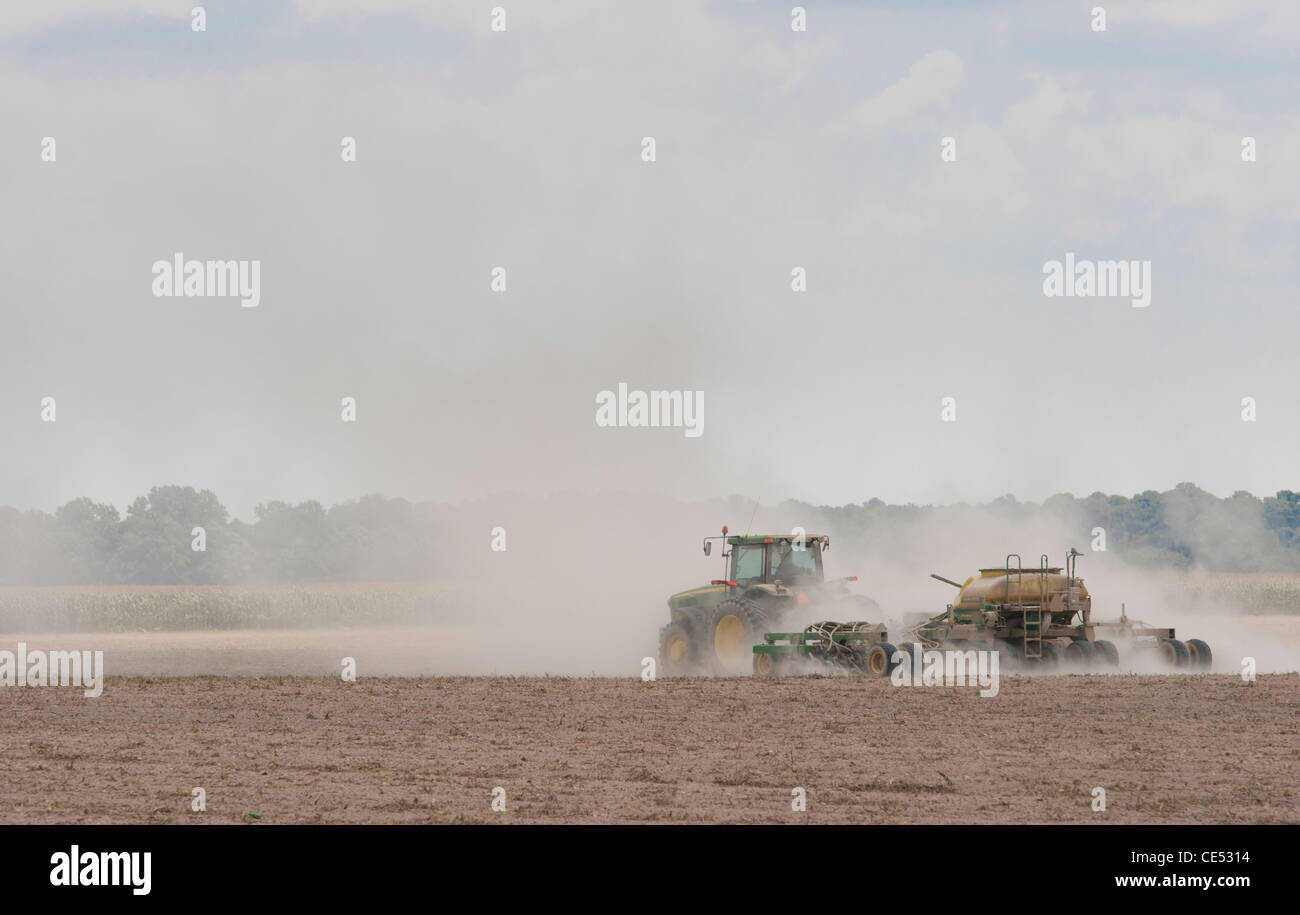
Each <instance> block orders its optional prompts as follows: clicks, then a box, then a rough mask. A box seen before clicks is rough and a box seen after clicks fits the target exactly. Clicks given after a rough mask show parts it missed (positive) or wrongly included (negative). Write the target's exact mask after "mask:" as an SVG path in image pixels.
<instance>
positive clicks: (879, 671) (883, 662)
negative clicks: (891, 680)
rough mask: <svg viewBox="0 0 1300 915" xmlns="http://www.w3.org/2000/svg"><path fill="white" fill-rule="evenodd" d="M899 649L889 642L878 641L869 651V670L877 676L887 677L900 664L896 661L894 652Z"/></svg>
mask: <svg viewBox="0 0 1300 915" xmlns="http://www.w3.org/2000/svg"><path fill="white" fill-rule="evenodd" d="M897 650H898V649H897V648H895V647H894V646H893V645H891V644H889V643H888V642H877V643H876V644H874V645H872V646H871V650H870V651H868V652H867V672H868V673H870V674H872V675H873V676H877V677H887V676H889V674H891V673H892V672H893V670H894V668H895V667H897V666H898V665H897V664H895V663H894V652H896V651H897Z"/></svg>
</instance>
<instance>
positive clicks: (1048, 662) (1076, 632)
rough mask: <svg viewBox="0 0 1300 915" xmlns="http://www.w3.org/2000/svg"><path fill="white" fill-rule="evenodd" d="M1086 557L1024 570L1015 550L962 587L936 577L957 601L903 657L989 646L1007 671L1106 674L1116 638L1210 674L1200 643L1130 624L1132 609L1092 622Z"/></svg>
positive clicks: (920, 628)
mask: <svg viewBox="0 0 1300 915" xmlns="http://www.w3.org/2000/svg"><path fill="white" fill-rule="evenodd" d="M1081 555H1083V554H1082V553H1080V552H1079V551H1078V550H1075V549H1071V550H1070V551H1069V552H1068V553H1066V556H1065V565H1064V566H1051V565H1049V563H1048V559H1047V555H1046V554H1043V555H1042V556H1040V557H1039V562H1038V568H1036V569H1033V568H1030V569H1022V568H1021V566H1020V556H1019V554H1017V553H1011V554H1008V556H1007V558H1006V562H1005V563H1004V564H1003V565H1002V566H1001V567H999V568H990V569H980V570H979V574H978V575H975V576H971V577H970V578H968V579H966V581H965V582H964V583H961V582H956V581H953V580H951V579H948V578H944V577H943V576H942V575H931V576H930V577H931V578H934V579H937V580H939V581H941V582H943V583H945V584H948V585H951V586H953V587H955V588H957V589H958V594H957V600H956V602H955V603H952V604H949V605H948V607H947V609H946V610H944V612H943V613H940V614H938V615H936V616H933V617H931V618H930V619H928V620H926V621H924V622H922V623H921V624H919V625H917V626H915V627H913V628H912V629H911V630H909V631H908V632H907V633H906V634H905V638H907V639H909V640H911V639H914V640H915V641H906V642H904V643H903V644H901V645H900V646H899V647H900V648H901V649H903V652H904V654H903V657H902V660H903V661H904V662H906V659H907V656H908V655H910V654H912V653H914V652H917V651H923V650H929V649H947V648H957V649H962V650H965V649H970V648H985V649H990V650H997V651H999V652H1001V653H1002V654H1003V655H1004V659H1005V660H1006V661H1009V662H1011V664H1010V665H1009V666H1025V667H1029V668H1037V669H1039V670H1041V671H1044V672H1046V671H1049V670H1055V669H1057V668H1065V669H1067V670H1069V669H1074V670H1089V669H1105V668H1114V667H1117V666H1118V665H1119V661H1120V652H1119V647H1118V645H1117V644H1116V642H1117V641H1118V642H1120V643H1122V644H1123V645H1124V646H1125V649H1126V650H1127V651H1132V652H1138V653H1142V652H1146V653H1148V654H1153V655H1154V656H1155V657H1156V658H1157V659H1159V660H1160V661H1163V662H1164V663H1165V664H1166V665H1167V666H1170V667H1191V668H1198V669H1201V670H1206V669H1209V667H1210V666H1211V664H1212V662H1213V656H1212V653H1211V651H1210V646H1209V645H1208V644H1207V643H1206V642H1204V641H1202V640H1201V639H1188V640H1187V641H1186V642H1183V641H1180V640H1178V639H1177V638H1175V637H1174V630H1173V629H1172V628H1171V627H1156V626H1149V625H1147V624H1145V623H1140V622H1136V621H1133V620H1130V619H1129V618H1128V611H1127V609H1121V615H1120V618H1119V619H1117V620H1098V619H1094V618H1093V615H1092V597H1091V595H1089V593H1088V589H1087V588H1086V587H1085V586H1084V584H1083V579H1082V578H1080V577H1079V576H1078V574H1077V571H1076V566H1077V562H1078V559H1079V557H1080V556H1081ZM1121 608H1123V605H1121Z"/></svg>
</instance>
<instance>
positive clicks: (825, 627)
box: [659, 525, 893, 676]
mask: <svg viewBox="0 0 1300 915" xmlns="http://www.w3.org/2000/svg"><path fill="white" fill-rule="evenodd" d="M715 540H717V541H721V542H722V548H721V552H722V559H723V561H724V563H725V564H724V567H723V568H724V571H725V574H726V577H725V578H720V579H714V580H713V581H712V582H710V584H709V585H708V586H706V587H703V588H694V589H692V590H690V591H682V592H680V593H677V594H674V595H673V596H672V597H670V598H668V614H669V622H668V625H666V626H664V627H663V629H662V630H660V633H659V658H660V664H661V670H662V671H663V673H665V674H666V675H668V676H682V675H688V674H705V675H714V676H728V675H733V674H743V673H746V672H748V671H749V670H751V669H752V670H753V671H754V672H755V673H759V674H772V673H775V671H776V669H777V668H782V669H784V667H785V666H786V665H785V664H783V663H782V662H784V661H788V660H790V658H788V657H786V656H787V655H796V654H798V655H811V656H813V657H814V658H816V657H818V656H819V654H825V655H827V656H828V658H829V657H831V656H835V657H839V656H840V655H842V654H843V649H844V647H845V646H847V647H848V648H849V649H852V650H856V651H858V652H859V653H861V651H862V650H863V649H867V648H869V646H870V645H871V644H874V643H876V642H881V643H883V642H884V641H885V635H886V633H885V631H884V627H881V626H875V625H873V624H868V623H860V622H854V623H820V624H814V626H811V627H808V628H807V629H806V630H804V632H803V633H797V634H793V635H794V638H792V639H791V638H787V637H788V636H790V635H791V634H787V633H777V634H773V633H770V632H769V631H768V630H769V627H771V626H773V624H776V623H779V622H781V621H782V620H784V619H786V618H788V617H789V616H790V615H791V614H793V613H799V614H801V615H804V616H805V618H807V617H814V618H816V617H815V616H814V614H816V615H817V616H821V615H823V613H822V611H833V612H834V613H835V614H838V617H837V618H839V619H850V620H869V619H878V618H879V616H880V608H879V607H878V606H877V605H876V602H875V601H873V600H871V599H870V598H867V597H863V596H861V595H857V594H853V593H852V592H850V591H849V589H848V582H851V581H857V576H850V577H847V578H836V579H832V580H830V581H827V580H826V578H825V575H824V573H823V570H822V554H823V553H824V552H825V551H826V550H827V549H829V548H830V538H829V537H827V536H825V535H821V534H802V533H795V534H745V535H743V536H742V535H736V534H730V533H729V532H728V530H727V527H726V526H725V525H724V526H723V528H722V534H721V535H720V536H714V537H705V538H704V555H705V556H709V555H711V554H712V552H713V542H714V541H715ZM824 615H831V613H826V614H824ZM817 627H821V629H820V630H818V631H819V632H833V633H838V634H839V635H838V637H831V636H826V638H822V637H820V636H819V635H818V634H817V633H816V632H814V631H813V630H814V629H816V628H817ZM805 634H806V635H807V638H806V639H805V638H803V635H805ZM769 636H770V637H769ZM777 637H780V638H781V639H782V640H784V641H791V642H792V643H795V644H792V645H774V644H773V642H774V641H775V640H776V638H777ZM826 642H829V644H821V645H820V649H819V644H818V643H826ZM805 643H806V644H805ZM755 646H758V647H757V648H756V647H755ZM764 646H767V648H764ZM770 649H775V650H770ZM892 654H893V652H892V650H891V651H890V652H889V655H892ZM886 657H888V655H886Z"/></svg>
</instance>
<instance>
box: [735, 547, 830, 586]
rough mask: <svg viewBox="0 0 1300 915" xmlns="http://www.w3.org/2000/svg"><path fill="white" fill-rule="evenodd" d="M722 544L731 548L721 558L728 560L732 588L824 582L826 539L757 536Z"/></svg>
mask: <svg viewBox="0 0 1300 915" xmlns="http://www.w3.org/2000/svg"><path fill="white" fill-rule="evenodd" d="M725 543H726V545H727V546H728V547H730V551H729V552H726V553H724V554H723V555H724V557H726V558H728V559H729V560H730V561H729V562H728V564H727V570H728V571H727V581H728V582H729V583H734V586H738V587H741V588H749V587H753V586H755V585H770V586H771V587H773V588H777V587H792V586H797V585H819V584H821V583H822V581H823V573H822V550H824V549H825V548H826V546H827V545H829V543H830V540H829V538H827V537H807V536H805V537H793V536H788V535H782V536H766V535H759V536H744V537H727V538H726V539H725Z"/></svg>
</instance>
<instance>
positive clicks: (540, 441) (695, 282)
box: [0, 0, 1300, 518]
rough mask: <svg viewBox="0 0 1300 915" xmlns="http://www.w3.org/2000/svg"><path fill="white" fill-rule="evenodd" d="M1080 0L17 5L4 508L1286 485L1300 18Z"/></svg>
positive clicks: (1295, 329) (12, 47)
mask: <svg viewBox="0 0 1300 915" xmlns="http://www.w3.org/2000/svg"><path fill="white" fill-rule="evenodd" d="M1097 5H1098V4H1097V3H1091V2H1090V3H1077V4H1076V3H1052V4H1042V3H1033V2H1025V3H995V2H977V3H960V4H957V3H953V4H943V3H928V4H908V3H879V4H854V3H808V4H805V5H804V9H805V11H806V31H795V30H793V29H792V28H791V25H792V15H791V9H792V4H777V3H759V2H754V3H742V2H735V3H717V2H713V3H706V2H678V0H667V2H665V0H658V2H653V3H652V2H627V3H619V4H614V5H610V4H600V3H595V2H548V3H545V4H538V3H529V4H515V3H510V2H508V0H497V2H495V3H486V2H485V3H479V2H461V3H436V2H429V0H418V2H417V0H372V2H362V0H312V2H309V0H297V2H289V0H278V2H277V0H265V2H248V3H242V2H228V3H227V2H222V3H215V2H214V3H208V4H206V5H204V9H205V12H206V23H205V24H206V29H205V30H204V31H194V30H193V20H192V13H191V9H192V8H193V7H194V6H195V3H193V2H190V0H186V2H171V0H166V2H164V0H119V2H100V0H61V2H51V3H46V4H26V5H20V4H6V5H5V7H4V8H3V10H0V124H3V125H4V126H3V128H2V129H0V200H3V201H4V216H5V218H4V219H3V220H0V461H2V462H3V466H4V468H5V470H6V472H5V473H4V474H3V476H0V504H8V505H14V506H17V507H19V508H24V509H26V508H40V509H44V510H47V511H48V510H52V509H53V508H55V507H56V506H58V505H59V504H62V503H63V502H66V501H68V500H70V499H73V498H76V497H78V496H83V495H84V496H90V497H92V498H94V499H95V500H97V501H104V502H112V503H114V504H117V505H119V506H125V505H126V504H127V503H128V502H129V501H130V500H131V499H133V498H134V497H135V496H137V495H140V494H142V493H144V492H146V491H147V490H148V489H149V488H150V487H152V486H155V485H161V484H167V483H175V484H182V485H193V486H196V487H199V488H207V489H212V490H214V491H215V492H217V494H218V495H219V496H220V497H221V499H222V501H223V502H224V503H225V504H226V506H227V507H228V508H230V509H231V511H232V512H233V513H234V514H236V515H238V516H241V517H245V518H247V517H249V516H250V515H251V510H252V508H253V506H255V505H257V504H259V503H262V502H266V501H269V500H275V499H279V500H285V501H289V502H299V501H304V500H308V499H316V500H320V501H322V502H324V503H326V504H329V503H333V502H339V501H343V500H347V499H352V498H355V497H357V496H359V495H361V494H363V493H368V492H383V493H385V494H387V495H390V496H402V497H405V498H408V499H411V500H418V501H424V500H433V501H440V502H443V501H451V502H454V501H459V500H465V499H474V498H478V497H481V496H485V495H490V494H494V493H502V492H525V493H529V494H537V495H545V494H551V493H561V492H568V491H578V492H584V493H595V492H601V491H609V490H626V491H634V492H646V493H659V494H665V495H669V496H672V497H675V498H681V499H704V498H708V497H712V496H722V495H729V494H733V493H734V494H744V495H746V496H749V497H753V498H760V499H762V500H763V501H764V503H765V504H771V503H774V502H777V501H780V500H782V499H787V498H789V499H799V500H803V501H808V502H813V503H824V504H844V503H852V502H861V501H865V500H868V499H871V498H881V499H884V500H885V501H888V502H900V503H901V502H916V503H950V502H958V501H970V502H980V501H987V500H990V499H993V498H996V497H998V496H1001V495H1003V494H1006V493H1010V494H1013V495H1015V496H1016V497H1017V498H1020V499H1026V500H1041V499H1043V498H1045V497H1047V496H1048V495H1051V494H1053V493H1057V492H1071V493H1074V494H1076V495H1086V494H1088V493H1091V492H1094V491H1098V490H1100V491H1104V492H1114V493H1121V494H1132V493H1135V492H1140V491H1143V490H1147V489H1158V490H1164V489H1169V488H1171V487H1173V486H1174V485H1175V484H1176V483H1179V482H1182V481H1189V482H1193V483H1196V484H1197V485H1200V486H1202V487H1203V488H1205V489H1207V490H1209V491H1211V492H1213V493H1216V494H1218V495H1221V496H1222V495H1228V494H1231V493H1232V492H1234V491H1237V490H1248V491H1250V492H1253V493H1255V494H1257V495H1269V494H1272V493H1274V492H1275V491H1277V490H1279V489H1284V488H1300V487H1297V484H1298V483H1300V479H1297V476H1296V469H1297V467H1300V383H1297V382H1298V381H1300V372H1298V371H1297V365H1296V349H1297V341H1298V340H1300V299H1298V298H1297V295H1296V289H1297V288H1298V287H1300V283H1298V282H1297V281H1298V280H1300V275H1298V274H1300V268H1298V267H1297V257H1296V253H1297V251H1300V231H1298V229H1297V221H1298V219H1300V178H1297V167H1296V166H1297V163H1300V112H1298V106H1300V91H1298V90H1300V78H1298V77H1300V60H1298V59H1297V57H1296V55H1295V53H1294V49H1295V47H1296V46H1297V44H1298V43H1300V6H1297V5H1295V4H1287V3H1262V2H1250V0H1233V2H1218V0H1187V2H1178V3H1175V2H1166V0H1153V2H1125V3H1106V4H1104V8H1105V10H1106V22H1105V26H1106V28H1105V30H1104V31H1097V30H1095V29H1094V24H1095V17H1094V14H1093V13H1092V8H1093V7H1094V6H1097ZM494 6H499V7H503V8H504V9H505V13H506V19H505V30H504V31H494V30H493V28H492V25H493V7H494ZM345 137H351V138H353V139H354V140H355V148H356V160H355V161H344V157H343V155H342V154H341V149H342V144H343V138H345ZM646 137H653V138H654V143H655V155H654V160H653V161H646V159H645V155H644V145H643V140H644V138H646ZM1245 137H1251V138H1253V139H1254V147H1255V161H1249V162H1248V161H1243V157H1242V149H1243V145H1242V144H1243V138H1245ZM46 138H52V139H53V140H54V141H55V147H54V148H55V157H54V161H47V159H46V157H45V156H44V155H43V153H45V151H46ZM944 138H952V140H953V141H954V145H955V152H956V155H955V160H953V161H945V159H944V157H943V155H942V153H943V151H944V148H945V147H944ZM178 252H180V253H183V255H184V256H185V257H186V258H193V259H198V260H222V261H224V260H247V261H257V262H259V264H260V280H261V288H260V300H259V303H258V304H257V306H256V307H252V308H245V307H241V304H240V302H239V300H238V299H237V298H232V297H220V296H205V297H159V296H155V295H154V294H153V286H152V284H153V282H154V274H153V265H154V264H155V262H157V261H159V260H164V261H171V260H172V258H173V257H174V256H175V254H176V253H178ZM1067 252H1068V253H1071V254H1073V255H1074V257H1075V258H1077V259H1080V260H1092V261H1104V260H1127V261H1137V262H1149V263H1150V271H1151V288H1150V293H1151V296H1150V304H1149V305H1148V306H1147V307H1144V308H1135V307H1133V306H1132V304H1131V303H1130V298H1128V297H1120V296H1111V297H1049V296H1047V295H1045V294H1044V290H1043V281H1044V266H1045V265H1046V264H1047V263H1049V262H1050V261H1053V260H1064V258H1065V256H1066V254H1067ZM498 267H500V268H504V271H505V277H506V285H505V289H504V291H494V290H493V288H492V281H493V271H494V269H495V268H498ZM796 268H802V270H803V271H804V272H805V275H806V289H805V290H802V291H796V290H795V289H793V288H792V271H793V270H795V269H796ZM620 383H624V384H626V385H627V386H628V388H629V390H645V391H651V390H667V391H680V392H685V393H687V394H691V395H694V396H696V397H697V402H698V398H699V397H700V395H702V404H703V411H702V414H701V418H702V421H701V425H700V429H701V434H699V435H698V436H688V435H686V434H684V429H683V428H681V427H674V426H667V427H608V426H601V425H599V424H598V423H597V421H596V415H597V397H598V395H599V394H600V392H602V391H607V390H609V391H614V390H617V388H618V386H619V384H620ZM695 392H700V395H696V394H695ZM347 397H350V398H354V399H355V421H353V422H345V421H344V420H343V406H342V403H343V398H347ZM1247 397H1249V398H1253V404H1254V408H1253V409H1254V419H1253V421H1246V420H1244V419H1243V410H1244V409H1245V408H1244V407H1243V398H1247ZM43 398H54V404H55V410H56V412H55V415H54V421H52V422H51V421H48V412H47V411H46V409H45V406H44V405H43ZM945 398H952V401H950V402H945ZM945 403H948V409H947V411H946V416H947V417H948V418H949V419H951V418H952V417H954V416H955V421H949V419H945Z"/></svg>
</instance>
